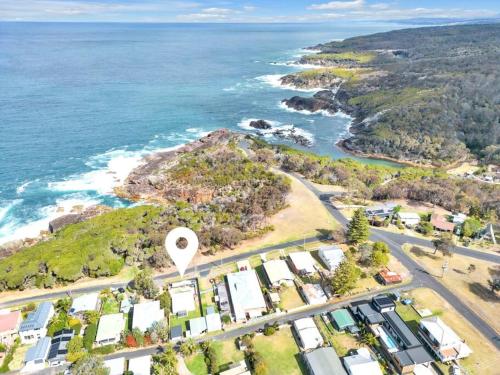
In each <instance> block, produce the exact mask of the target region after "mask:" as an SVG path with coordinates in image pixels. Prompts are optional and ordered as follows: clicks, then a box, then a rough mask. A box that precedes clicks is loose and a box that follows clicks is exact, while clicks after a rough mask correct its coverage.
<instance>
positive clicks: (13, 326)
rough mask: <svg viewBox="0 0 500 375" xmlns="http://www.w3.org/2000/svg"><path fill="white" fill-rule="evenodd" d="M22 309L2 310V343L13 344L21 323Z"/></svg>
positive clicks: (0, 319) (0, 333) (0, 335)
mask: <svg viewBox="0 0 500 375" xmlns="http://www.w3.org/2000/svg"><path fill="white" fill-rule="evenodd" d="M21 320H22V316H21V311H19V310H15V311H9V310H0V344H4V345H12V344H13V343H14V340H15V339H16V337H17V331H18V330H19V326H20V325H21Z"/></svg>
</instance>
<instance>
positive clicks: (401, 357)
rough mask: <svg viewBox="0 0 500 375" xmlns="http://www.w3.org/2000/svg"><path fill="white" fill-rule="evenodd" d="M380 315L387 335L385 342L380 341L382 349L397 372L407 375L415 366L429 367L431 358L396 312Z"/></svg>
mask: <svg viewBox="0 0 500 375" xmlns="http://www.w3.org/2000/svg"><path fill="white" fill-rule="evenodd" d="M382 315H383V317H384V319H385V321H384V322H383V323H382V327H383V329H384V330H385V332H386V333H387V337H386V339H387V341H384V340H383V339H382V340H381V342H382V344H383V345H382V348H383V349H385V350H386V352H387V353H388V354H389V357H390V358H391V361H392V363H393V364H394V365H395V367H396V368H397V369H398V371H399V372H400V373H401V374H409V373H412V372H413V371H414V369H415V366H417V365H424V366H429V365H430V363H431V362H433V359H432V356H431V355H430V354H429V353H428V352H427V350H426V349H425V348H424V346H423V345H422V343H421V342H420V341H419V340H418V338H417V337H416V336H415V334H414V333H413V332H412V331H411V330H410V328H409V327H408V326H407V325H406V323H405V322H404V321H403V320H402V319H401V317H400V316H399V315H398V314H397V313H396V311H388V312H385V313H382ZM394 345H395V346H396V347H394Z"/></svg>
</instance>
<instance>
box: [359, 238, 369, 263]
mask: <svg viewBox="0 0 500 375" xmlns="http://www.w3.org/2000/svg"><path fill="white" fill-rule="evenodd" d="M372 252H373V246H372V244H370V243H368V242H365V243H362V244H361V245H359V246H358V253H359V263H360V264H362V265H368V264H370V262H371V258H372Z"/></svg>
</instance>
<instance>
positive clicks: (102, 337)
mask: <svg viewBox="0 0 500 375" xmlns="http://www.w3.org/2000/svg"><path fill="white" fill-rule="evenodd" d="M124 328H125V319H124V318H123V314H122V313H117V314H108V315H103V316H101V319H99V325H98V326H97V335H96V337H95V342H96V344H97V345H108V344H116V343H117V342H119V341H120V336H121V333H122V331H123V329H124Z"/></svg>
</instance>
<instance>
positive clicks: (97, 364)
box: [71, 354, 109, 375]
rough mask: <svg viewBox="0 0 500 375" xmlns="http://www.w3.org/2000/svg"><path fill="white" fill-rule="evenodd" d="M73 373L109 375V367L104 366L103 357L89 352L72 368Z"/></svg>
mask: <svg viewBox="0 0 500 375" xmlns="http://www.w3.org/2000/svg"><path fill="white" fill-rule="evenodd" d="M71 374H73V375H89V374H92V375H108V374H109V369H108V368H107V367H105V366H104V361H103V359H102V357H98V356H95V355H91V354H87V355H85V356H84V357H82V358H81V359H80V360H78V361H77V362H76V363H75V364H74V365H73V367H72V368H71Z"/></svg>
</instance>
